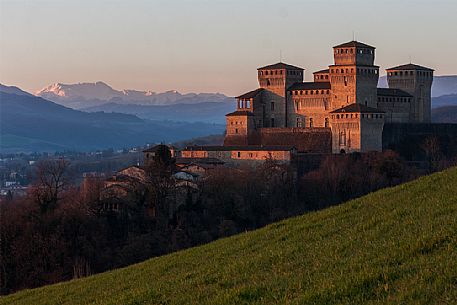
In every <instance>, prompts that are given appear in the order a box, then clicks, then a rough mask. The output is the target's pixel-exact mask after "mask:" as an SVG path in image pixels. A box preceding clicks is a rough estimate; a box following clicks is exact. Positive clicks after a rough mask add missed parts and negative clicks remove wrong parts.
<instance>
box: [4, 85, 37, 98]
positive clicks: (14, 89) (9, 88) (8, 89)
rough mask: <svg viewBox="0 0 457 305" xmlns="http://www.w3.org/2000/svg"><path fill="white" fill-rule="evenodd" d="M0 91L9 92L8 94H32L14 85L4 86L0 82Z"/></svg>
mask: <svg viewBox="0 0 457 305" xmlns="http://www.w3.org/2000/svg"><path fill="white" fill-rule="evenodd" d="M0 92H4V93H9V94H17V95H25V96H33V94H30V93H28V92H25V91H23V90H21V89H19V88H18V87H15V86H5V85H2V84H0Z"/></svg>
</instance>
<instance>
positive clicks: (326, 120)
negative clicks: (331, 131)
mask: <svg viewBox="0 0 457 305" xmlns="http://www.w3.org/2000/svg"><path fill="white" fill-rule="evenodd" d="M328 125H329V123H328V118H325V123H324V126H325V127H328Z"/></svg>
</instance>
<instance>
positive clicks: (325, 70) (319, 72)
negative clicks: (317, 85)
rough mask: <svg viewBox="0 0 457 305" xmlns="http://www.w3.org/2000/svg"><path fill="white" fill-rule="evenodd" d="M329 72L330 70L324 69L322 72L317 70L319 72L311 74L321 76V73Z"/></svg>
mask: <svg viewBox="0 0 457 305" xmlns="http://www.w3.org/2000/svg"><path fill="white" fill-rule="evenodd" d="M329 72H330V69H324V70H319V71H316V72H313V74H321V73H329Z"/></svg>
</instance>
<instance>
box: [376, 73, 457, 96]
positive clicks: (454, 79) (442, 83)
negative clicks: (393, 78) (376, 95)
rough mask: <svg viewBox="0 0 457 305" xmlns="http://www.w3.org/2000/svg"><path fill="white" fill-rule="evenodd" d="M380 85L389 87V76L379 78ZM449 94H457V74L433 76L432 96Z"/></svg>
mask: <svg viewBox="0 0 457 305" xmlns="http://www.w3.org/2000/svg"><path fill="white" fill-rule="evenodd" d="M378 87H380V88H387V87H388V85H387V76H381V77H380V78H379V82H378ZM448 94H457V75H443V76H435V77H433V84H432V97H438V96H442V95H448Z"/></svg>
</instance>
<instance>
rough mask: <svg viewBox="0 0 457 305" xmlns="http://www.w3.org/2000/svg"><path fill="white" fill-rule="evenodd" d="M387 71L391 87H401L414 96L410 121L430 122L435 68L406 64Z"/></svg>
mask: <svg viewBox="0 0 457 305" xmlns="http://www.w3.org/2000/svg"><path fill="white" fill-rule="evenodd" d="M386 71H387V82H388V84H389V88H392V89H401V90H403V91H406V92H407V93H409V94H411V95H412V96H413V99H412V102H411V107H410V116H409V119H410V122H411V123H430V122H431V109H432V82H433V69H429V68H426V67H422V66H418V65H414V64H406V65H402V66H398V67H394V68H390V69H387V70H386Z"/></svg>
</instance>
